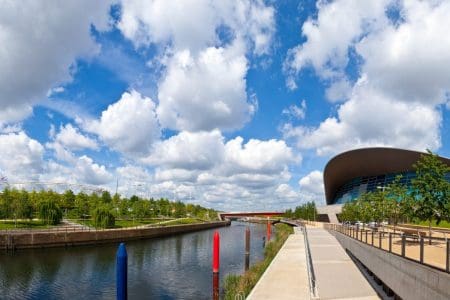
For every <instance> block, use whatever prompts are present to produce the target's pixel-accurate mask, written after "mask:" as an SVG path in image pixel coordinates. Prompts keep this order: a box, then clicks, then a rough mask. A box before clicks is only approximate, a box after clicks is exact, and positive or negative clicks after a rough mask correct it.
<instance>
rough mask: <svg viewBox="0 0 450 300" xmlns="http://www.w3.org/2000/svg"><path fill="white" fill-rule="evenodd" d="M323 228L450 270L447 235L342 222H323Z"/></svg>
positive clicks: (449, 249) (440, 268)
mask: <svg viewBox="0 0 450 300" xmlns="http://www.w3.org/2000/svg"><path fill="white" fill-rule="evenodd" d="M324 228H325V229H327V230H333V231H336V232H339V233H341V234H344V235H346V236H348V237H350V238H352V239H355V240H357V241H359V242H361V243H364V244H367V245H369V246H372V247H375V248H378V249H380V250H383V251H386V252H389V253H392V254H394V255H398V256H401V257H404V258H406V259H409V260H412V261H415V262H417V263H420V264H423V265H426V266H429V267H432V268H435V269H438V270H440V271H444V272H447V273H450V240H448V239H447V238H440V237H433V236H423V235H420V234H410V233H405V232H394V231H393V230H392V229H386V228H381V229H379V230H374V229H371V228H360V227H357V226H353V225H342V224H324Z"/></svg>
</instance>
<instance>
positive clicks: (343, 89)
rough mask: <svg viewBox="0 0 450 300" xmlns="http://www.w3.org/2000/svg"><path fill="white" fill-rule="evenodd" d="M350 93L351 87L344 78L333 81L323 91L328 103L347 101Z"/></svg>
mask: <svg viewBox="0 0 450 300" xmlns="http://www.w3.org/2000/svg"><path fill="white" fill-rule="evenodd" d="M351 92H352V85H351V83H350V82H349V81H348V79H346V78H341V79H338V80H336V81H334V82H333V83H332V84H331V85H330V86H329V87H328V88H327V89H326V91H325V96H326V97H327V99H328V100H329V101H330V102H338V101H344V100H347V99H348V98H349V97H350V95H351Z"/></svg>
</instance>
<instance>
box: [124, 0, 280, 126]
mask: <svg viewBox="0 0 450 300" xmlns="http://www.w3.org/2000/svg"><path fill="white" fill-rule="evenodd" d="M167 20H171V21H170V22H167ZM274 24H275V21H274V9H273V8H272V7H270V6H268V5H265V4H264V2H263V1H225V2H216V1H209V0H204V1H176V2H169V1H153V2H148V1H139V0H132V1H124V2H123V3H122V13H121V18H120V21H119V23H118V28H119V29H120V30H121V32H122V34H123V35H124V36H125V37H127V38H128V39H130V40H131V41H132V42H133V43H134V44H135V45H136V47H148V46H149V45H151V44H156V45H158V47H160V48H161V49H162V50H161V51H162V52H163V53H164V55H162V58H160V59H158V61H157V62H156V64H161V66H162V69H163V72H162V75H161V78H160V80H159V83H158V100H159V105H158V108H157V113H158V118H159V120H160V122H161V125H162V126H163V127H164V128H169V129H174V130H178V131H181V130H187V131H202V130H212V129H215V128H218V129H220V130H233V129H239V128H241V127H242V126H243V125H244V124H245V123H246V122H247V121H248V120H249V119H250V118H251V117H252V115H253V113H254V112H255V110H256V107H257V104H256V103H254V102H253V100H252V98H251V97H250V98H249V97H248V96H247V92H246V89H247V86H246V79H245V77H246V74H247V70H248V60H247V55H250V54H253V55H256V56H258V55H262V54H266V53H269V50H270V46H271V41H272V36H273V34H274V31H275V25H274ZM150 63H151V65H154V64H155V62H153V61H152V62H150Z"/></svg>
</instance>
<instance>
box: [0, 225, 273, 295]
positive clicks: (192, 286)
mask: <svg viewBox="0 0 450 300" xmlns="http://www.w3.org/2000/svg"><path fill="white" fill-rule="evenodd" d="M246 227H250V230H251V249H250V250H251V254H250V265H252V264H253V263H255V262H256V261H258V260H261V259H262V258H263V251H264V249H263V237H264V236H265V234H266V226H265V225H260V224H249V223H240V222H232V224H231V226H229V227H221V228H218V229H211V230H203V231H198V232H193V233H186V234H181V235H175V236H171V237H165V238H156V239H148V240H138V241H129V242H127V243H126V247H127V252H128V298H129V299H211V295H212V270H211V261H212V240H213V233H214V231H215V230H218V231H219V233H220V257H221V261H220V282H221V288H222V286H223V279H224V277H225V276H226V275H227V274H230V273H234V274H241V273H242V272H243V269H244V247H245V246H244V235H245V228H246ZM117 246H118V244H106V245H96V246H80V247H72V248H67V249H64V248H53V249H33V250H19V251H16V252H15V253H14V254H10V253H8V254H7V253H5V252H0V299H85V300H88V299H114V298H115V296H116V290H115V288H116V286H115V267H116V251H117Z"/></svg>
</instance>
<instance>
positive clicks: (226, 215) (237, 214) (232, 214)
mask: <svg viewBox="0 0 450 300" xmlns="http://www.w3.org/2000/svg"><path fill="white" fill-rule="evenodd" d="M283 214H284V212H273V211H265V212H223V213H219V218H220V219H221V220H222V221H223V220H225V219H226V218H230V217H255V216H264V217H274V216H282V215H283Z"/></svg>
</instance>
